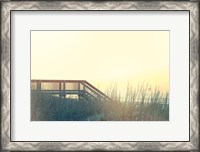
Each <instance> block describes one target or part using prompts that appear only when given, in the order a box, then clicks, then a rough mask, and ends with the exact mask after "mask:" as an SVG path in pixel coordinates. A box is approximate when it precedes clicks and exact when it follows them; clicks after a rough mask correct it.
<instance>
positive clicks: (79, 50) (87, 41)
mask: <svg viewBox="0 0 200 152" xmlns="http://www.w3.org/2000/svg"><path fill="white" fill-rule="evenodd" d="M31 79H62V80H63V79H65V80H87V81H88V82H90V83H91V84H93V85H95V86H96V87H99V88H100V89H101V90H102V91H104V90H105V89H106V88H107V87H109V86H110V85H111V84H114V83H116V84H117V85H118V89H119V90H125V88H126V86H127V83H128V82H129V83H131V84H133V86H134V85H136V86H137V84H138V82H143V81H144V82H146V83H148V84H151V85H152V87H154V86H158V87H159V88H160V89H161V90H162V91H168V89H169V31H31ZM121 92H124V91H121Z"/></svg>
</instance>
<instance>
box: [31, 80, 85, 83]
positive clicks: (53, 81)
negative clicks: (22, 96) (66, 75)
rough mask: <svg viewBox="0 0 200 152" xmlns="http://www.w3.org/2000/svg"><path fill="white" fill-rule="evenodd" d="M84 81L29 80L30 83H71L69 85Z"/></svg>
mask: <svg viewBox="0 0 200 152" xmlns="http://www.w3.org/2000/svg"><path fill="white" fill-rule="evenodd" d="M84 81H85V80H38V79H33V80H31V82H50V83H51V82H52V83H55V82H58V83H59V82H69V83H70V82H71V83H75V82H77V83H81V82H84Z"/></svg>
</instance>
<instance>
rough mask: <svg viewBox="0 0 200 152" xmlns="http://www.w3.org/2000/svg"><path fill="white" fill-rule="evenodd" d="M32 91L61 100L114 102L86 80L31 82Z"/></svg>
mask: <svg viewBox="0 0 200 152" xmlns="http://www.w3.org/2000/svg"><path fill="white" fill-rule="evenodd" d="M31 91H32V92H43V93H49V94H51V95H54V96H58V97H60V98H77V99H82V100H85V101H88V100H95V101H112V99H111V98H110V97H108V96H107V95H106V94H104V93H103V92H101V91H100V90H99V89H97V88H96V87H94V86H93V85H92V84H90V83H89V82H87V81H85V80H31Z"/></svg>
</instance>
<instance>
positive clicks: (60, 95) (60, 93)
mask: <svg viewBox="0 0 200 152" xmlns="http://www.w3.org/2000/svg"><path fill="white" fill-rule="evenodd" d="M59 97H60V98H62V91H61V82H59Z"/></svg>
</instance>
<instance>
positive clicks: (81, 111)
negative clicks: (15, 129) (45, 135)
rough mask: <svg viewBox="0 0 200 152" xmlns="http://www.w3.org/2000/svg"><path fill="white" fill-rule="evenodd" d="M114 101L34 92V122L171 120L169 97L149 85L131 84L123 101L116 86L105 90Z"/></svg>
mask: <svg viewBox="0 0 200 152" xmlns="http://www.w3.org/2000/svg"><path fill="white" fill-rule="evenodd" d="M105 94H107V95H108V96H109V97H111V99H112V101H95V100H83V99H81V98H79V99H78V98H70V97H68V98H63V97H62V98H61V97H59V96H52V94H50V93H47V92H46V93H45V92H37V91H32V92H31V121H168V120H169V96H168V93H162V92H161V91H160V90H159V88H154V89H151V91H149V85H141V86H138V87H137V88H136V89H133V87H132V86H131V85H130V84H128V85H127V90H126V95H125V99H123V100H122V98H121V96H120V91H119V90H118V89H117V87H116V86H113V87H110V88H109V89H107V90H106V91H105Z"/></svg>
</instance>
